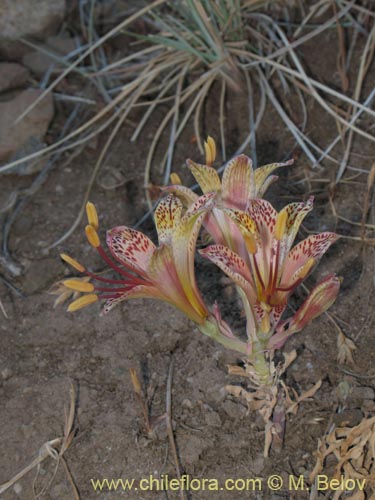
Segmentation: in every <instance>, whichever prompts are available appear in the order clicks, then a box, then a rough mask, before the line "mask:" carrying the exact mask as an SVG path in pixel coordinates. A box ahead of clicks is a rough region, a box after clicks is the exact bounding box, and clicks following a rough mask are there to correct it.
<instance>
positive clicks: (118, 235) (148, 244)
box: [107, 226, 155, 275]
mask: <svg viewBox="0 0 375 500" xmlns="http://www.w3.org/2000/svg"><path fill="white" fill-rule="evenodd" d="M107 245H108V248H109V250H110V251H111V254H112V255H113V256H114V257H115V259H116V260H117V261H118V262H120V263H121V264H123V265H124V266H126V267H128V268H130V269H131V270H133V271H135V272H137V273H139V274H141V275H145V274H147V267H148V264H149V262H150V259H151V256H152V254H153V253H154V251H155V245H154V244H153V243H152V241H151V240H150V239H149V238H148V237H147V236H145V235H144V234H143V233H141V232H139V231H136V230H135V229H131V228H129V227H126V226H118V227H114V228H113V229H110V230H109V231H107Z"/></svg>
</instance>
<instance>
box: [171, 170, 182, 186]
mask: <svg viewBox="0 0 375 500" xmlns="http://www.w3.org/2000/svg"><path fill="white" fill-rule="evenodd" d="M170 180H171V184H175V185H176V184H177V185H178V186H181V185H182V181H181V179H180V176H179V175H178V174H176V172H172V173H171V175H170Z"/></svg>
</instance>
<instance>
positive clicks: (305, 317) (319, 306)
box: [269, 274, 340, 349]
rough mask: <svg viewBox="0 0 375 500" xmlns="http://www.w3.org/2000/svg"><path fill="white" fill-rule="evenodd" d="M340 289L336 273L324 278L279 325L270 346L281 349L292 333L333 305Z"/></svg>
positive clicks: (298, 330)
mask: <svg viewBox="0 0 375 500" xmlns="http://www.w3.org/2000/svg"><path fill="white" fill-rule="evenodd" d="M339 289H340V280H339V278H338V277H337V276H336V275H334V274H330V275H329V276H327V277H326V278H324V279H323V280H322V281H321V282H320V283H318V284H317V285H316V286H315V287H314V288H313V290H312V291H311V292H310V294H309V296H308V297H307V299H306V300H305V302H304V303H303V304H302V306H301V307H300V308H299V309H298V311H297V312H296V313H295V315H294V316H293V317H292V318H290V319H288V320H286V321H284V322H283V323H281V324H280V325H279V326H278V328H277V333H276V335H274V336H273V337H272V339H271V345H269V347H270V348H272V349H280V347H282V346H283V345H284V343H285V342H286V340H287V339H288V338H289V337H290V336H291V335H293V334H294V333H297V332H300V331H301V330H303V329H304V328H305V326H306V325H307V324H308V323H310V321H312V320H314V319H315V318H317V317H318V316H320V315H321V314H322V313H323V312H324V311H326V310H327V309H328V308H329V307H331V305H332V304H333V303H334V302H335V300H336V297H337V295H338V293H339Z"/></svg>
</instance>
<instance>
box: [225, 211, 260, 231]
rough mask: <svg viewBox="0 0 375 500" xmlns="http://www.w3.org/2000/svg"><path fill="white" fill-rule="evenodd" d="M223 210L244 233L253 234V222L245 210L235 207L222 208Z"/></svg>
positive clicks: (254, 227) (254, 226)
mask: <svg viewBox="0 0 375 500" xmlns="http://www.w3.org/2000/svg"><path fill="white" fill-rule="evenodd" d="M224 212H225V213H226V214H228V215H229V217H230V218H231V219H232V220H234V222H236V224H237V225H238V226H239V228H240V229H241V230H242V231H243V232H245V233H251V234H253V233H254V232H255V229H256V225H255V222H254V221H253V220H252V219H251V217H250V216H249V214H248V213H247V212H243V211H242V210H235V209H228V208H226V209H224Z"/></svg>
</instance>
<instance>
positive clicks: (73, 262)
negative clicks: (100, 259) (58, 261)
mask: <svg viewBox="0 0 375 500" xmlns="http://www.w3.org/2000/svg"><path fill="white" fill-rule="evenodd" d="M60 257H61V258H62V260H63V261H64V262H66V263H67V264H69V265H70V266H72V267H74V269H76V270H77V271H79V272H80V273H83V272H84V271H85V268H84V267H83V266H82V264H80V263H79V262H77V261H76V260H75V259H73V258H72V257H69V255H67V254H66V253H61V254H60Z"/></svg>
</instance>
